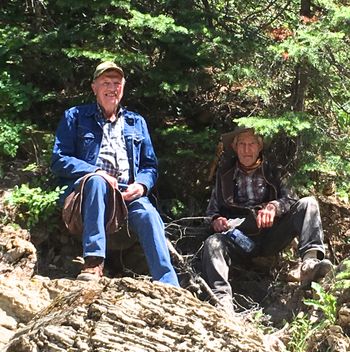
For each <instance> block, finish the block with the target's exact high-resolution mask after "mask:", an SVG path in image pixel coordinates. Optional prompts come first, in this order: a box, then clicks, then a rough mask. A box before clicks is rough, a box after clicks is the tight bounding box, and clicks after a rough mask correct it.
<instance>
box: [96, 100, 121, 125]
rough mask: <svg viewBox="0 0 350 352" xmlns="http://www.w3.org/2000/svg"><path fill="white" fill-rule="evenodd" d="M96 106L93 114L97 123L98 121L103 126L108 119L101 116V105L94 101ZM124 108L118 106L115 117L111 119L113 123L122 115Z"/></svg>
mask: <svg viewBox="0 0 350 352" xmlns="http://www.w3.org/2000/svg"><path fill="white" fill-rule="evenodd" d="M96 106H97V112H96V115H95V118H96V121H97V122H98V123H100V124H101V125H102V126H104V125H105V124H106V123H108V122H109V121H108V120H107V119H105V117H104V116H103V112H102V108H101V106H100V105H99V104H98V103H96ZM124 110H125V109H124V108H123V107H122V106H121V105H119V106H118V112H117V119H116V120H115V121H113V123H115V122H116V121H117V120H118V119H119V118H120V117H121V116H122V115H123V113H124Z"/></svg>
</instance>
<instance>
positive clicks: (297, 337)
mask: <svg viewBox="0 0 350 352" xmlns="http://www.w3.org/2000/svg"><path fill="white" fill-rule="evenodd" d="M311 287H312V288H313V289H314V291H315V294H316V297H315V298H314V299H304V303H305V305H308V306H312V307H313V308H315V309H317V310H319V311H321V312H322V313H323V317H322V318H321V319H320V320H318V321H316V322H312V321H311V320H310V318H309V317H308V316H307V315H305V314H304V313H300V314H298V315H297V316H296V317H295V319H294V320H293V321H292V323H291V326H290V329H289V333H290V341H289V343H288V351H290V352H306V351H307V347H308V339H309V338H310V337H312V336H313V335H314V334H315V333H316V332H320V331H322V330H323V329H325V328H326V327H327V326H329V325H333V324H335V322H336V313H337V300H336V297H335V296H334V295H333V294H332V293H330V292H326V291H325V290H324V289H323V288H322V286H321V285H320V284H318V283H316V282H312V284H311Z"/></svg>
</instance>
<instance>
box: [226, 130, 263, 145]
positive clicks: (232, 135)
mask: <svg viewBox="0 0 350 352" xmlns="http://www.w3.org/2000/svg"><path fill="white" fill-rule="evenodd" d="M247 131H252V132H253V133H254V134H256V133H255V130H254V128H252V127H246V126H238V127H236V128H235V129H234V130H233V131H231V132H227V133H223V134H222V135H221V141H222V143H223V147H224V150H226V151H230V150H232V142H233V140H234V138H235V137H237V136H238V135H240V134H241V133H244V132H247ZM259 137H261V138H262V136H260V135H259Z"/></svg>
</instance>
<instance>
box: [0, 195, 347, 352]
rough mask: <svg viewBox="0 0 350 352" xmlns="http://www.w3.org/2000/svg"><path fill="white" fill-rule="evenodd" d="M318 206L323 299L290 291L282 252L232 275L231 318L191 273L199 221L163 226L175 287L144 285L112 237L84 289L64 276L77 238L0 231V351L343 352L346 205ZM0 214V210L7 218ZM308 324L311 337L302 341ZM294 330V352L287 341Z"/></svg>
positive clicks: (59, 230) (291, 255) (75, 258)
mask: <svg viewBox="0 0 350 352" xmlns="http://www.w3.org/2000/svg"><path fill="white" fill-rule="evenodd" d="M5 193H6V192H5V191H4V192H3V195H4V194H5ZM319 201H320V205H321V211H322V219H323V223H324V230H325V242H326V246H327V256H328V257H329V258H330V259H331V260H332V262H333V263H334V264H335V266H336V271H335V273H334V275H332V276H330V277H328V278H326V280H324V281H323V282H322V290H324V291H322V292H323V293H322V292H321V295H318V296H317V295H316V293H315V290H302V289H300V287H299V285H298V283H297V282H296V279H297V278H296V277H295V275H292V273H293V271H292V269H294V268H295V267H297V266H298V260H297V259H296V256H295V247H293V246H291V247H290V248H288V249H287V250H286V251H285V252H284V253H282V254H281V255H280V256H278V257H273V258H267V259H262V258H258V259H257V260H256V262H255V265H254V267H253V268H251V269H249V270H248V269H247V270H244V269H242V268H240V270H237V272H236V273H235V276H234V277H233V278H232V286H233V288H234V291H235V302H236V305H237V314H236V315H235V316H234V317H229V316H227V315H226V314H225V313H223V312H222V311H221V310H219V309H217V308H215V307H214V306H213V304H210V303H215V301H214V300H210V291H208V290H207V288H206V287H205V285H204V284H203V282H202V281H201V279H200V276H199V275H198V272H197V260H196V258H197V257H196V255H195V253H198V251H199V250H200V247H201V243H202V241H203V240H204V238H205V237H206V236H207V235H208V232H207V230H206V227H205V226H204V225H203V221H202V219H201V218H196V219H193V218H191V219H181V220H178V221H174V222H171V223H168V224H167V235H168V238H169V240H170V241H169V247H170V248H172V249H173V251H172V255H173V261H174V263H175V265H176V267H177V271H178V274H179V277H180V279H181V283H182V286H183V288H181V289H177V288H173V287H169V286H166V285H162V284H159V283H152V282H151V280H150V279H149V277H148V276H147V269H146V265H145V261H144V258H143V256H142V253H141V251H140V250H139V246H138V244H137V243H132V242H133V241H130V240H128V241H129V243H128V247H129V248H128V249H124V250H120V241H119V243H118V241H117V242H114V241H112V242H111V243H110V246H109V248H110V253H109V257H110V260H109V262H108V263H107V270H106V277H105V278H104V279H103V280H102V281H101V282H100V283H98V284H91V283H88V284H86V283H84V282H79V281H77V280H75V279H74V278H75V276H76V274H77V273H78V272H79V270H80V268H81V265H82V259H81V258H80V253H81V252H80V251H81V250H80V244H79V241H78V239H77V238H74V237H72V236H70V235H69V234H68V233H67V232H66V231H65V229H64V227H63V226H62V224H60V223H59V224H60V225H59V226H58V227H56V228H55V231H53V232H52V230H50V231H48V230H47V228H48V226H47V225H48V224H42V225H41V226H39V227H37V228H36V229H35V230H34V231H32V232H31V233H29V232H28V231H26V230H24V229H21V228H20V227H18V226H8V225H7V226H5V225H2V226H1V227H0V350H1V351H9V352H10V351H16V352H21V351H139V352H140V351H291V352H294V351H303V350H305V351H315V352H316V351H317V352H323V351H336V352H343V351H344V352H345V351H349V350H350V340H349V335H350V328H349V326H350V324H349V323H350V262H349V261H348V253H349V246H350V241H349V237H350V207H349V206H345V205H343V204H340V203H339V202H338V201H337V200H336V199H335V198H332V197H324V198H319ZM5 208H6V207H4V206H2V207H1V209H0V210H1V214H2V215H3V217H10V215H11V214H10V210H8V209H5ZM305 299H309V300H311V302H314V303H315V302H316V303H317V304H319V305H320V307H321V309H316V308H315V304H313V305H311V306H310V305H307V304H305ZM327 307H330V308H327ZM332 309H333V310H332ZM298 321H299V325H298V324H297V325H296V322H298ZM308 323H309V324H312V328H313V330H311V332H312V333H311V334H309V335H308V336H303V335H302V334H301V332H302V331H301V330H303V326H305V324H308ZM303 324H304V325H303ZM322 324H323V325H322ZM320 325H321V326H320ZM317 327H318V328H317ZM299 330H300V331H299ZM296 332H299V335H300V336H301V338H302V339H303V340H304V341H303V342H304V343H305V347H304V349H298V346H297V340H296V341H294V340H295V339H296V337H297V336H298V334H297V333H296Z"/></svg>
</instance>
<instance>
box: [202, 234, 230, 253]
mask: <svg viewBox="0 0 350 352" xmlns="http://www.w3.org/2000/svg"><path fill="white" fill-rule="evenodd" d="M224 247H225V241H224V239H223V235H222V234H220V233H215V234H213V235H211V236H210V237H208V238H207V239H206V240H205V241H204V251H207V252H217V251H221V250H223V249H224Z"/></svg>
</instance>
